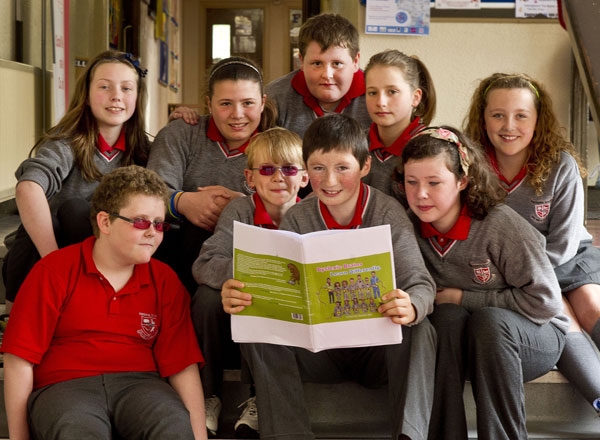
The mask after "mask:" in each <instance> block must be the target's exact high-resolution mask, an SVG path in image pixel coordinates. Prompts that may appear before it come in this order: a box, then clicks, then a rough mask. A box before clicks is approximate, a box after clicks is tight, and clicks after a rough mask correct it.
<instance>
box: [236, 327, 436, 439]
mask: <svg viewBox="0 0 600 440" xmlns="http://www.w3.org/2000/svg"><path fill="white" fill-rule="evenodd" d="M403 338H404V340H403V342H402V344H397V345H386V346H377V347H363V348H349V349H335V350H325V351H321V352H318V353H312V352H310V351H308V350H305V349H302V348H297V347H288V346H282V345H274V344H241V345H240V346H241V349H242V354H243V356H244V358H245V359H246V361H247V363H248V366H249V367H250V371H251V373H252V376H253V378H254V381H255V385H256V396H257V405H258V413H259V417H260V419H259V421H260V436H261V438H262V439H286V440H296V439H298V440H300V439H302V440H304V439H314V435H313V433H312V432H311V430H310V420H309V417H308V411H307V409H306V407H305V403H304V393H303V388H302V382H317V383H338V382H343V381H347V380H352V381H356V382H358V383H360V384H362V385H364V386H366V387H373V388H374V387H380V386H383V385H385V384H387V386H388V390H389V398H390V407H391V419H392V432H393V438H394V439H397V438H398V437H399V435H400V434H405V435H407V436H409V437H410V438H412V439H414V440H419V439H424V438H426V436H427V426H428V422H429V414H430V409H431V403H432V397H433V387H432V385H433V377H434V374H435V373H434V365H435V344H436V337H435V332H434V330H433V327H432V325H431V324H430V323H429V321H428V320H427V319H426V320H425V321H423V322H422V323H421V324H419V325H417V326H414V327H403ZM417 344H419V345H417ZM411 346H416V347H419V348H418V349H416V350H414V351H413V350H411ZM409 382H410V384H409ZM409 394H410V397H407V396H409ZM409 406H410V407H409Z"/></svg>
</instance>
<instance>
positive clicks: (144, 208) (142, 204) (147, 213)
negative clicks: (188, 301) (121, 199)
mask: <svg viewBox="0 0 600 440" xmlns="http://www.w3.org/2000/svg"><path fill="white" fill-rule="evenodd" d="M117 214H119V215H121V216H123V217H127V218H130V219H135V218H143V219H146V220H151V221H153V222H154V221H163V220H164V219H165V203H164V201H163V200H162V199H161V198H160V197H154V196H148V195H144V194H133V195H131V196H129V197H128V201H127V203H126V204H125V206H124V207H122V208H121V209H120V210H119V212H118V213H117ZM97 218H98V222H99V224H98V227H99V229H100V236H99V238H98V240H102V241H103V242H105V243H106V245H107V246H106V247H105V248H107V249H109V252H110V258H111V259H112V260H113V261H114V262H115V263H116V264H118V265H120V266H122V267H126V266H131V265H133V264H143V263H147V262H148V261H150V258H151V257H152V254H154V251H156V249H157V248H158V246H159V245H160V243H161V242H162V239H163V233H162V232H158V231H157V230H156V229H155V228H154V226H153V225H150V227H149V228H148V229H137V228H135V227H134V226H133V224H131V223H129V222H127V221H125V220H122V219H120V218H114V217H112V218H111V217H109V216H108V214H107V213H106V212H104V211H101V212H100V213H98V216H97Z"/></svg>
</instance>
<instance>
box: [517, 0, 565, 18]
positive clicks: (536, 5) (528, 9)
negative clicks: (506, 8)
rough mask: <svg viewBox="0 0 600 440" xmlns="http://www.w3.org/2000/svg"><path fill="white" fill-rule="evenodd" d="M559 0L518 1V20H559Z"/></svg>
mask: <svg viewBox="0 0 600 440" xmlns="http://www.w3.org/2000/svg"><path fill="white" fill-rule="evenodd" d="M557 3H558V2H557V0H517V1H516V3H515V16H516V17H517V18H538V17H539V18H558V4H557Z"/></svg>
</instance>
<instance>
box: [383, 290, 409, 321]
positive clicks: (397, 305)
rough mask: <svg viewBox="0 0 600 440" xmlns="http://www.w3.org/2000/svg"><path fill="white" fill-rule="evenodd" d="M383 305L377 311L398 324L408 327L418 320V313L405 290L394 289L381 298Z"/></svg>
mask: <svg viewBox="0 0 600 440" xmlns="http://www.w3.org/2000/svg"><path fill="white" fill-rule="evenodd" d="M381 301H383V303H382V304H381V305H380V306H379V308H378V309H377V311H378V312H379V313H381V314H382V315H383V316H389V317H390V318H392V321H393V322H395V323H396V324H402V325H408V324H410V323H412V322H413V321H414V320H415V319H416V318H417V312H416V310H415V308H414V306H413V305H412V303H411V302H410V295H409V294H408V293H406V292H405V291H404V290H400V289H394V290H390V291H389V292H388V293H386V294H385V295H383V296H382V297H381Z"/></svg>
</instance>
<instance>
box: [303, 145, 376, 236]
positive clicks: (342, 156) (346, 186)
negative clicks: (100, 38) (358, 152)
mask: <svg viewBox="0 0 600 440" xmlns="http://www.w3.org/2000/svg"><path fill="white" fill-rule="evenodd" d="M370 169H371V158H370V157H368V158H367V160H366V161H365V164H364V165H363V167H362V169H361V167H360V164H359V162H358V160H357V159H356V157H354V155H353V154H352V152H351V151H350V150H341V149H339V150H331V151H328V152H327V153H324V152H323V150H317V151H315V152H313V153H312V154H311V155H310V156H309V157H308V164H307V170H308V176H309V177H310V182H311V185H312V189H313V191H314V193H315V194H316V195H317V197H319V200H320V201H321V202H323V204H325V205H326V206H327V208H328V209H329V212H330V213H331V215H332V216H333V218H334V219H335V221H336V222H338V223H339V224H341V225H346V224H348V223H350V220H352V216H353V215H354V211H355V209H356V202H357V200H358V195H359V193H360V185H361V180H360V179H361V178H363V177H364V176H366V175H367V174H369V170H370Z"/></svg>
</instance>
